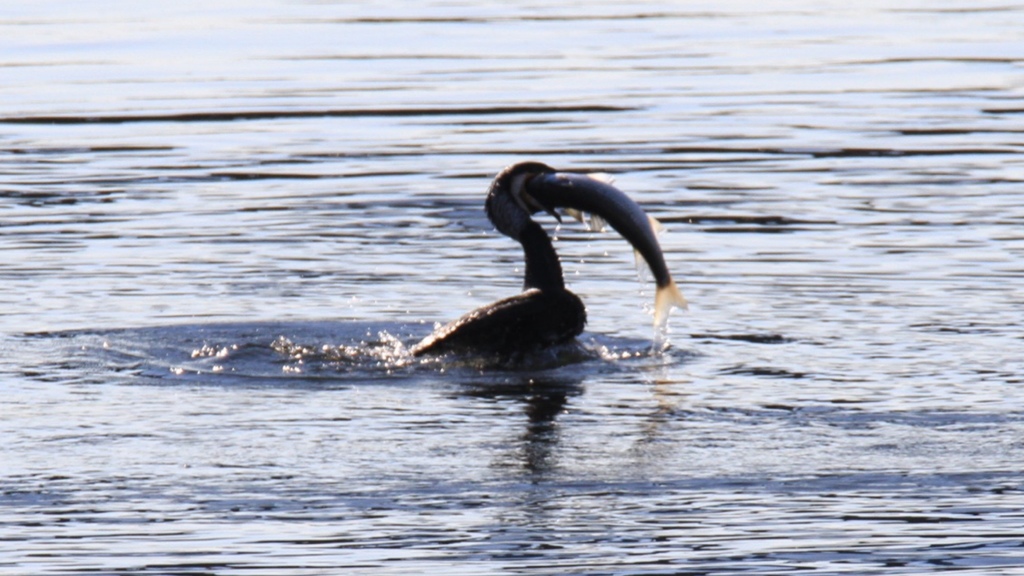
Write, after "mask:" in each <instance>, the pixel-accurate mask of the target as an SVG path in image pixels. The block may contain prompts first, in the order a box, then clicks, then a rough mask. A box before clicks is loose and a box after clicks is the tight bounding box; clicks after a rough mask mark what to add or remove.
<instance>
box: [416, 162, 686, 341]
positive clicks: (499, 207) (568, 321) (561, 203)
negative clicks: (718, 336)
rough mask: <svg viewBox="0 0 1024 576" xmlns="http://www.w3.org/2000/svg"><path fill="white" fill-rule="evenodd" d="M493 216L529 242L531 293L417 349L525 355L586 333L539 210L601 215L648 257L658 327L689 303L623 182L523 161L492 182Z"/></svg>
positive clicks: (526, 288) (474, 315) (526, 286)
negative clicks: (537, 216)
mask: <svg viewBox="0 0 1024 576" xmlns="http://www.w3.org/2000/svg"><path fill="white" fill-rule="evenodd" d="M485 207H486V211H487V217H488V219H490V221H491V222H492V223H493V224H494V226H495V227H496V228H497V229H498V231H499V232H501V233H502V234H505V235H506V236H508V237H510V238H512V239H514V240H517V241H518V242H519V243H520V244H522V246H523V255H524V256H525V259H526V275H525V278H524V280H523V292H522V293H520V294H517V295H516V296H512V297H510V298H504V299H502V300H498V301H497V302H493V303H491V304H488V305H486V306H483V307H481V308H478V309H476V310H474V311H472V312H470V313H468V314H466V315H464V316H462V317H461V318H459V319H457V320H455V321H453V322H450V323H448V324H446V325H444V326H442V327H440V328H438V329H437V330H436V331H435V332H434V333H433V334H431V335H430V336H428V337H426V338H424V339H423V340H422V341H421V342H420V343H419V344H417V345H415V346H414V347H413V348H412V353H413V355H416V356H420V355H424V354H433V353H444V352H449V351H467V352H490V353H499V354H520V353H524V352H529V351H533V350H540V349H543V348H547V347H549V346H553V345H556V344H561V343H564V342H568V341H570V340H572V339H573V338H575V337H576V336H578V335H579V334H580V333H581V332H582V331H583V326H584V324H586V321H587V315H586V310H585V309H584V306H583V302H582V301H581V300H580V298H579V297H578V296H576V295H575V294H573V293H572V292H570V291H569V290H567V289H566V288H565V281H564V280H563V278H562V265H561V263H560V262H559V260H558V254H556V253H555V249H554V247H553V246H552V245H551V239H550V238H549V237H548V235H547V233H545V232H544V229H543V228H541V226H540V225H539V224H538V223H537V222H535V221H534V220H533V219H532V218H531V216H532V214H534V213H536V212H540V211H542V210H543V211H546V212H548V213H550V214H552V215H553V216H555V218H557V219H558V220H559V221H561V218H560V217H559V216H558V214H557V213H556V212H555V208H568V209H570V210H575V211H586V212H590V213H592V214H595V215H597V216H599V217H600V218H602V219H604V220H605V221H607V222H608V223H609V224H611V226H612V227H613V228H614V229H615V230H616V231H618V232H619V233H620V234H621V235H622V236H623V237H625V238H626V239H627V240H628V241H629V242H630V243H631V244H632V245H633V247H634V249H636V251H637V252H638V253H639V254H640V255H641V256H643V258H644V260H646V261H647V263H648V266H650V268H651V272H652V273H653V274H654V277H655V280H656V282H657V285H658V290H657V296H656V299H655V308H656V312H655V325H656V326H663V325H664V323H665V321H666V320H667V317H668V311H669V309H671V307H672V306H680V307H685V305H686V301H685V300H684V299H683V296H682V294H680V293H679V291H678V289H677V288H676V285H675V282H674V281H673V280H672V278H671V276H670V275H669V272H668V268H667V267H666V265H665V260H664V257H663V256H662V253H661V248H660V246H659V245H658V241H657V239H656V238H655V236H654V229H653V225H652V221H651V220H649V219H648V217H647V215H646V214H644V212H643V210H642V209H641V208H640V207H639V206H638V205H637V204H636V203H635V202H633V201H632V200H630V199H629V197H627V196H626V195H625V194H623V193H622V192H621V191H620V190H618V189H617V188H615V187H613V186H611V185H610V184H607V183H605V182H602V181H601V180H599V179H595V178H592V177H590V176H587V175H583V174H571V173H562V172H557V171H556V170H555V169H553V168H551V167H550V166H548V165H546V164H542V163H540V162H520V163H518V164H513V165H511V166H509V167H507V168H505V169H504V170H502V171H501V172H500V173H498V175H497V176H496V177H495V178H494V181H493V182H491V186H490V189H489V190H488V192H487V201H486V204H485Z"/></svg>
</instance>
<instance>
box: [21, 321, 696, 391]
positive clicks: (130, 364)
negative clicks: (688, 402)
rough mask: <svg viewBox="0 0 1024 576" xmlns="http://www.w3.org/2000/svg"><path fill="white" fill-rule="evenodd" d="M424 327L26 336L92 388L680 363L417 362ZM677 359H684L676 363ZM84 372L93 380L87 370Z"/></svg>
mask: <svg viewBox="0 0 1024 576" xmlns="http://www.w3.org/2000/svg"><path fill="white" fill-rule="evenodd" d="M422 331H423V328H422V326H420V325H406V324H395V323H392V324H376V325H371V326H368V325H366V324H361V323H351V322H347V323H346V322H335V323H331V322H293V323H232V324H207V325H178V326H163V327H151V328H128V329H119V330H103V331H89V330H81V331H70V332H54V333H38V334H32V335H27V336H26V338H27V339H28V340H29V341H30V342H32V343H33V344H38V345H40V347H39V355H40V358H50V359H52V360H51V362H50V364H52V370H53V372H54V374H56V373H59V372H62V371H67V370H73V371H74V372H75V373H77V374H83V373H87V374H90V375H91V377H90V381H93V382H97V383H106V382H110V381H112V380H113V381H122V382H128V383H131V382H142V383H176V382H178V383H186V382H187V383H204V384H232V383H241V384H245V383H248V384H252V383H267V384H275V385H278V384H283V383H288V384H289V385H294V384H299V383H302V382H304V381H305V382H309V383H323V382H324V381H330V382H332V383H334V384H342V385H344V384H347V383H352V382H361V381H367V380H371V381H378V380H380V379H381V378H387V379H388V380H389V381H395V380H404V379H408V380H416V379H421V378H428V379H433V378H434V377H436V375H437V374H439V373H443V374H447V375H452V374H455V375H460V374H461V375H466V376H467V377H473V378H478V377H479V375H480V374H482V373H483V372H489V371H496V372H501V373H529V372H538V371H562V372H564V371H566V370H570V371H573V372H574V373H581V374H586V373H590V372H595V371H606V370H619V369H623V368H625V367H627V366H629V367H631V368H635V367H636V366H637V365H638V364H637V363H639V365H646V364H651V363H654V364H662V363H664V362H666V361H667V362H672V361H674V357H673V355H672V354H668V353H666V352H664V351H662V350H660V349H658V350H653V349H652V348H651V346H650V342H649V341H646V340H639V339H627V338H609V337H605V336H600V335H590V334H584V335H583V336H581V337H580V338H578V339H577V340H575V341H572V342H567V343H565V344H561V345H558V346H552V347H549V348H547V349H544V350H539V351H534V352H529V353H517V354H496V353H479V354H471V353H466V352H450V353H446V354H440V355H435V356H429V357H417V356H414V355H413V354H412V352H411V349H412V346H413V345H414V344H415V343H416V342H418V341H419V336H420V335H421V334H422ZM675 357H679V355H678V354H675ZM83 368H86V370H83Z"/></svg>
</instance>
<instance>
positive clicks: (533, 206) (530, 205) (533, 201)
mask: <svg viewBox="0 0 1024 576" xmlns="http://www.w3.org/2000/svg"><path fill="white" fill-rule="evenodd" d="M542 175H543V173H541V172H536V173H530V174H522V175H519V176H516V179H515V180H514V181H513V183H512V197H513V198H514V199H515V201H516V203H517V204H519V207H520V208H522V209H523V210H526V212H527V213H529V214H536V213H537V212H541V211H544V212H547V213H548V214H550V215H552V216H554V218H555V220H558V222H559V224H561V222H562V216H561V215H559V214H558V212H556V211H555V207H554V206H553V205H551V204H549V203H547V202H543V201H541V200H539V199H538V198H536V197H535V196H534V195H532V194H530V193H529V191H528V190H527V188H528V186H529V185H530V181H531V180H533V179H534V178H536V177H537V176H542Z"/></svg>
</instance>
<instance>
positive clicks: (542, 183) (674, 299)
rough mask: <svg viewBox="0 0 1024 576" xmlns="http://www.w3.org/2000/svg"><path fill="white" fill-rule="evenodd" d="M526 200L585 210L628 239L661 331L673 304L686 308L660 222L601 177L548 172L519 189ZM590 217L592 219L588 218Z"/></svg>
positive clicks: (549, 208)
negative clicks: (648, 278) (644, 273)
mask: <svg viewBox="0 0 1024 576" xmlns="http://www.w3.org/2000/svg"><path fill="white" fill-rule="evenodd" d="M522 193H523V195H524V197H525V198H524V201H525V203H526V204H528V205H530V206H532V207H534V208H537V209H538V210H537V211H539V210H541V209H542V210H546V211H548V212H552V211H553V210H554V209H555V208H563V209H569V210H573V211H577V212H588V213H590V214H591V215H596V216H597V217H599V220H597V222H600V221H603V222H606V223H607V224H608V225H609V226H611V227H612V229H614V230H615V231H616V232H618V233H619V234H620V235H621V236H622V237H623V238H625V239H626V241H628V242H629V243H630V244H631V245H632V246H633V248H634V249H635V250H636V251H637V253H639V254H640V256H641V257H642V258H643V259H644V261H645V262H647V266H648V267H649V268H650V270H651V274H652V275H653V276H654V281H655V283H656V284H657V291H656V293H655V298H654V325H655V328H656V329H657V330H659V331H664V329H665V325H666V323H667V322H668V315H669V312H670V311H671V309H672V308H673V307H678V308H686V299H685V298H684V297H683V295H682V293H681V292H679V289H678V288H677V287H676V283H675V281H674V280H673V279H672V275H671V274H670V273H669V271H668V266H667V265H666V264H665V256H664V254H663V253H662V250H661V245H660V244H659V243H658V238H657V231H658V229H659V228H660V224H658V223H657V221H656V220H654V219H653V218H651V217H649V216H648V215H647V213H646V212H644V210H643V208H641V207H640V205H639V204H637V203H636V202H635V201H634V200H633V199H632V198H630V197H629V196H627V195H626V194H625V193H624V192H622V191H621V190H619V189H618V188H616V187H615V186H612V185H611V184H610V183H608V182H607V181H606V179H604V178H595V177H592V176H589V175H586V174H575V173H570V172H554V171H552V172H547V173H542V174H538V175H536V176H534V177H533V178H531V179H529V180H528V181H527V182H526V183H525V186H524V188H523V190H522ZM591 221H592V222H594V221H595V220H594V219H593V218H591Z"/></svg>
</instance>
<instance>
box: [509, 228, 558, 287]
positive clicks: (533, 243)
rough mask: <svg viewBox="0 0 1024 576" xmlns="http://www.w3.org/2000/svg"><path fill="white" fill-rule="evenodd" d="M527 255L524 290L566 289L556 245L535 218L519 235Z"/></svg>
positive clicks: (524, 252)
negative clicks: (552, 243)
mask: <svg viewBox="0 0 1024 576" xmlns="http://www.w3.org/2000/svg"><path fill="white" fill-rule="evenodd" d="M519 242H520V243H521V244H522V245H523V254H524V255H525V257H526V278H524V280H523V290H529V289H530V288H537V289H539V290H565V281H564V280H563V279H562V264H561V262H559V260H558V254H556V253H555V248H554V246H552V245H551V239H550V238H548V235H547V233H545V232H544V229H543V228H541V226H540V224H537V223H536V222H534V221H533V220H530V221H529V222H527V223H526V225H525V226H524V227H523V231H522V234H520V235H519Z"/></svg>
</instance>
